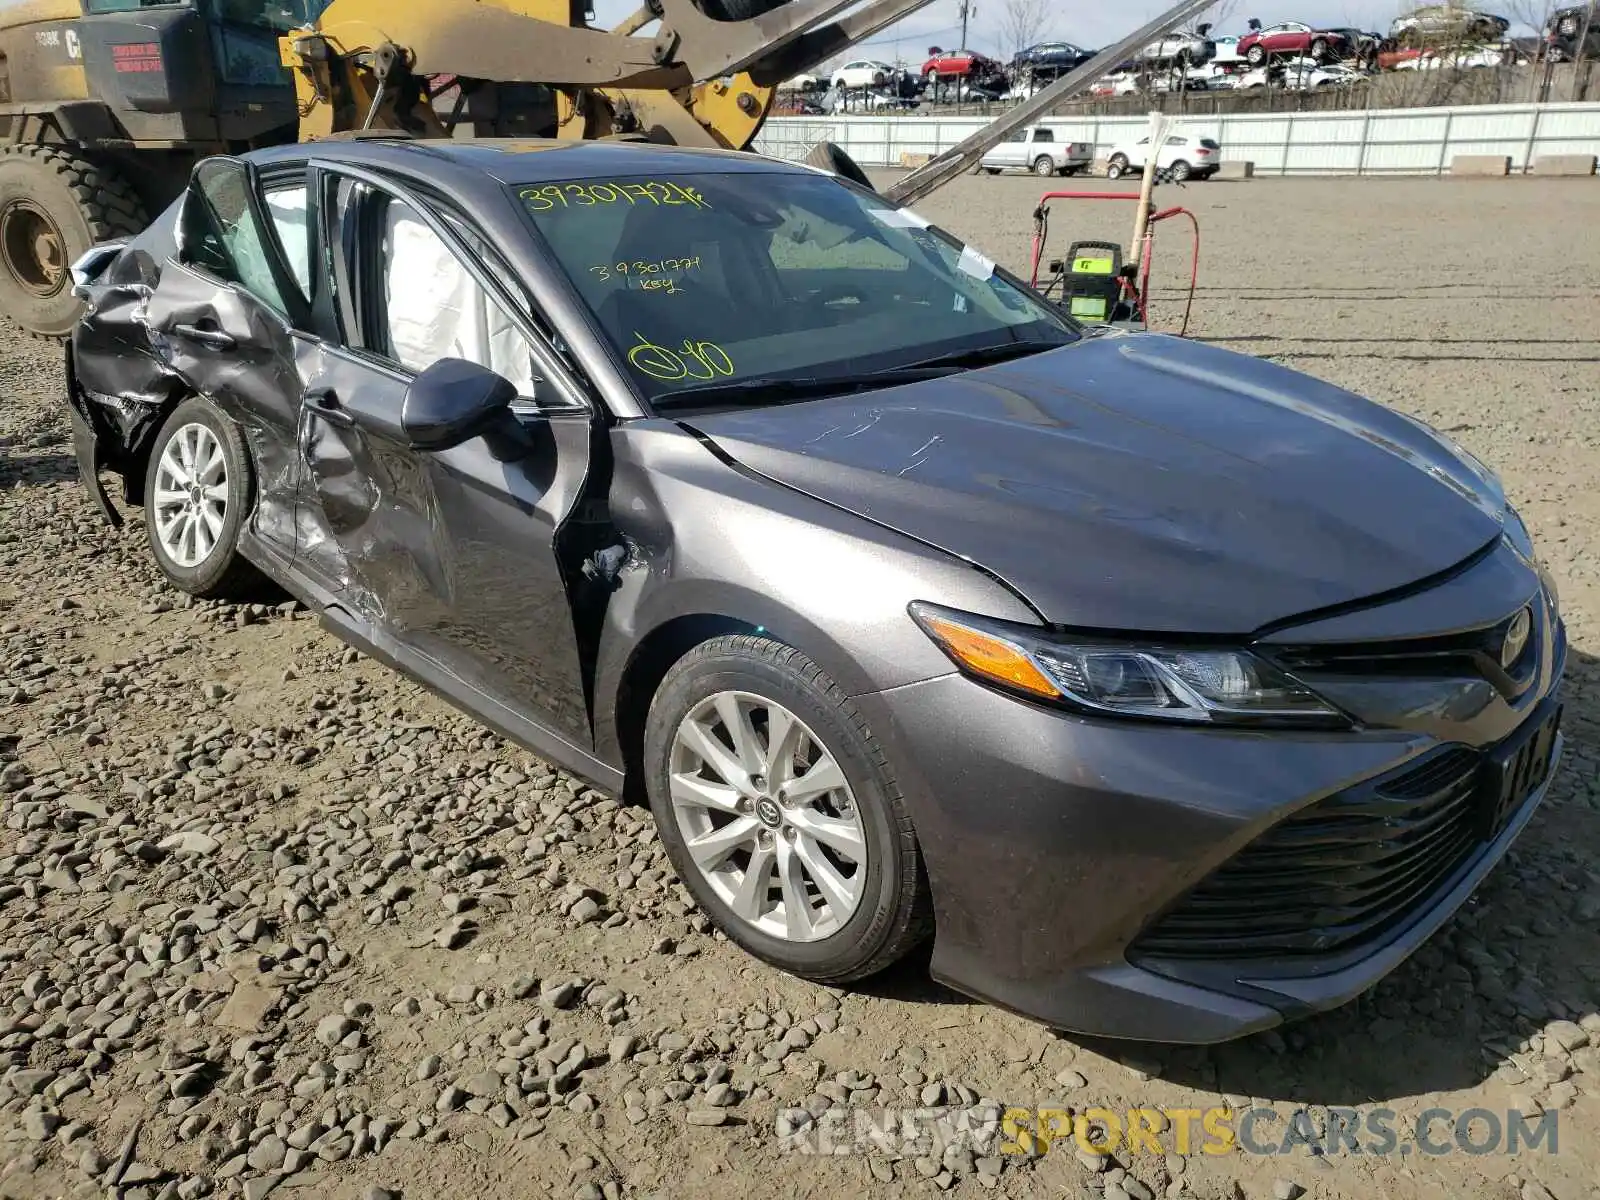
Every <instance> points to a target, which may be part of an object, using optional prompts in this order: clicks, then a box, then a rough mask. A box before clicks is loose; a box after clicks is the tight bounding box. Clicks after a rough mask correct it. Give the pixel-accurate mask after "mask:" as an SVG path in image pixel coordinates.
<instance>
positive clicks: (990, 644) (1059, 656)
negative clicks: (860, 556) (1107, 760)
mask: <svg viewBox="0 0 1600 1200" xmlns="http://www.w3.org/2000/svg"><path fill="white" fill-rule="evenodd" d="M910 612H911V616H912V619H913V620H915V621H916V622H917V624H918V625H919V626H921V628H922V631H923V632H924V633H926V634H927V635H928V636H929V637H930V638H932V639H933V641H934V642H935V644H937V645H938V646H939V648H940V649H942V650H943V651H944V652H945V653H946V654H947V655H948V656H949V657H950V659H951V661H953V662H954V663H955V664H956V666H958V667H960V668H961V669H962V670H963V671H964V672H965V673H966V674H968V675H970V676H972V677H973V678H976V679H978V680H981V681H982V682H984V683H988V684H992V685H996V686H998V687H1001V688H1003V689H1005V690H1007V691H1011V692H1016V693H1020V694H1023V695H1026V696H1029V697H1032V698H1035V699H1042V700H1046V701H1053V702H1055V703H1059V704H1062V705H1065V706H1067V707H1069V708H1077V709H1080V710H1084V711H1087V712H1091V713H1103V714H1107V715H1117V716H1125V717H1146V718H1154V719H1156V720H1162V721H1183V722H1188V723H1191V724H1213V725H1218V724H1220V725H1282V724H1292V725H1301V726H1304V725H1311V726H1317V727H1321V728H1344V727H1347V726H1348V725H1349V720H1348V719H1347V718H1346V717H1345V716H1344V715H1343V714H1342V713H1341V712H1339V710H1337V709H1335V708H1334V707H1332V706H1331V705H1330V704H1328V703H1327V702H1326V701H1325V700H1323V699H1321V698H1320V697H1318V696H1317V695H1315V694H1314V693H1313V692H1311V690H1310V689H1308V688H1307V687H1305V686H1304V685H1303V684H1301V683H1300V682H1298V681H1297V680H1295V679H1293V678H1292V677H1290V676H1289V675H1287V674H1286V673H1285V672H1283V671H1280V670H1279V669H1278V668H1277V667H1275V666H1273V665H1272V664H1271V663H1269V662H1267V661H1266V660H1264V659H1262V658H1259V657H1257V656H1256V655H1254V654H1252V653H1250V652H1249V651H1248V650H1234V649H1211V648H1209V647H1207V648H1196V649H1186V648H1182V647H1166V646H1158V645H1140V646H1130V645H1122V644H1118V643H1115V642H1101V641H1091V640H1087V639H1081V640H1080V639H1065V638H1058V637H1056V636H1054V635H1051V634H1050V633H1048V632H1047V631H1045V630H1035V629H1031V628H1029V627H1027V626H1019V625H1013V624H1011V623H1009V622H1002V621H993V620H990V619H988V618H986V617H979V616H974V615H973V614H971V613H964V612H958V611H956V610H954V609H947V608H942V607H940V606H938V605H934V604H926V603H923V602H922V601H915V602H913V603H912V605H911V606H910Z"/></svg>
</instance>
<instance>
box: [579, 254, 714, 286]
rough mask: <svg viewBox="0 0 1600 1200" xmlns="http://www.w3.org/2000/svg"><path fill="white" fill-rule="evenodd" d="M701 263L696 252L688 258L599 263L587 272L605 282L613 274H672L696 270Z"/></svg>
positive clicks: (647, 281)
mask: <svg viewBox="0 0 1600 1200" xmlns="http://www.w3.org/2000/svg"><path fill="white" fill-rule="evenodd" d="M701 265H702V264H701V262H700V256H699V255H698V254H696V255H693V256H692V257H689V258H659V259H657V260H656V261H655V262H645V261H643V260H642V259H634V260H632V261H631V262H628V261H624V262H614V263H601V264H600V265H599V266H594V267H590V268H589V273H590V274H591V275H593V276H595V277H596V278H597V279H598V280H599V281H600V282H601V283H605V282H606V281H607V280H609V279H610V278H611V277H612V276H613V275H633V276H649V275H672V274H675V273H677V272H680V271H698V270H699V269H700V267H701ZM649 282H650V281H649V280H648V279H647V280H645V283H646V286H648V284H649ZM657 282H658V283H659V282H660V281H659V280H658V281H657Z"/></svg>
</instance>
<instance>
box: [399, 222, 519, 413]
mask: <svg viewBox="0 0 1600 1200" xmlns="http://www.w3.org/2000/svg"><path fill="white" fill-rule="evenodd" d="M379 265H380V269H381V272H382V284H383V300H384V305H383V313H384V321H383V328H382V330H381V331H380V332H381V335H382V339H383V345H384V348H385V350H386V354H387V357H389V358H391V359H393V360H394V361H395V362H397V363H399V364H400V365H401V366H403V367H406V368H407V369H409V370H412V371H422V370H425V369H426V368H428V367H429V366H432V365H433V364H434V363H435V362H437V361H438V360H439V359H441V358H462V359H466V360H467V361H469V362H475V363H477V364H479V365H480V366H484V367H488V368H489V369H490V370H491V371H494V372H496V373H497V374H500V375H503V376H505V378H507V379H509V380H510V381H511V382H512V383H513V384H515V385H516V388H517V392H518V394H519V395H522V396H527V397H532V396H533V395H534V390H535V385H536V383H537V381H538V374H537V372H536V368H535V366H534V359H533V348H532V347H531V346H530V345H529V344H528V340H527V338H525V337H524V336H523V334H522V331H521V329H520V328H518V326H517V324H516V322H515V321H513V320H512V318H511V315H510V314H509V313H507V312H506V310H505V309H504V307H502V306H501V304H500V303H499V301H497V300H496V299H495V298H494V297H493V296H491V295H490V294H489V293H488V292H486V291H485V290H484V288H483V287H482V286H481V285H480V284H479V283H478V281H477V279H476V278H475V277H474V276H473V274H472V272H471V271H469V270H468V269H467V267H466V265H465V264H464V263H462V262H461V260H460V259H458V258H457V257H456V255H455V252H454V251H453V250H452V249H451V248H450V247H449V246H448V245H447V244H446V243H445V241H444V239H443V238H441V237H440V236H439V235H438V234H437V233H435V232H434V231H433V228H432V227H431V226H430V225H429V224H428V223H427V222H426V221H424V220H423V219H422V218H421V217H420V216H419V215H418V214H417V213H416V212H415V211H414V210H413V209H411V208H410V207H409V206H408V205H406V204H404V203H402V202H401V201H398V200H390V201H389V202H388V203H387V204H386V205H385V206H384V224H383V242H382V251H381V259H380V264H379Z"/></svg>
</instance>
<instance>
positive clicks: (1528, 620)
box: [1500, 608, 1533, 670]
mask: <svg viewBox="0 0 1600 1200" xmlns="http://www.w3.org/2000/svg"><path fill="white" fill-rule="evenodd" d="M1532 629H1533V614H1532V613H1531V612H1529V611H1528V610H1527V609H1526V608H1524V609H1523V610H1522V611H1521V612H1519V613H1518V614H1517V615H1516V616H1514V617H1512V618H1511V624H1510V625H1508V626H1507V627H1506V640H1505V641H1503V642H1501V643H1500V665H1501V666H1502V667H1505V668H1506V669H1507V670H1509V669H1510V668H1511V664H1512V663H1514V662H1516V661H1517V659H1518V658H1519V657H1521V655H1522V650H1523V647H1524V646H1526V645H1527V644H1528V634H1529V633H1530V632H1531V631H1532Z"/></svg>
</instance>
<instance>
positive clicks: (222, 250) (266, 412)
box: [146, 156, 322, 559]
mask: <svg viewBox="0 0 1600 1200" xmlns="http://www.w3.org/2000/svg"><path fill="white" fill-rule="evenodd" d="M190 192H191V196H190V201H191V202H192V203H191V204H188V205H186V206H185V209H184V210H183V211H182V212H181V213H180V215H179V216H178V218H177V223H178V228H179V233H180V235H181V237H180V239H179V244H180V245H183V244H184V239H187V242H188V243H189V247H188V249H186V250H182V251H180V252H179V253H177V254H175V255H174V256H173V257H172V258H171V259H169V260H168V262H167V263H166V264H165V265H164V266H163V268H162V271H161V278H160V281H159V283H157V284H156V286H155V288H154V290H153V291H152V292H151V293H150V296H149V299H148V301H147V302H146V322H147V324H148V327H149V330H150V340H151V344H152V347H153V349H154V351H155V353H156V355H157V356H158V357H159V358H160V359H161V360H162V361H163V362H164V363H165V365H166V366H167V367H168V368H169V369H170V370H171V371H172V372H173V373H174V374H176V375H177V376H179V377H180V378H181V379H183V380H184V381H185V383H186V384H187V385H188V386H189V387H190V388H192V389H194V390H195V391H197V392H199V393H200V394H201V395H204V396H206V397H208V398H209V399H210V400H211V401H212V402H213V403H214V404H216V406H217V407H218V408H219V409H221V410H222V411H223V412H224V413H226V414H227V415H228V416H229V417H230V418H232V419H233V420H234V421H235V422H237V423H238V425H239V427H240V429H241V430H242V431H243V433H244V436H245V441H246V442H247V443H248V445H249V447H250V457H251V462H252V465H253V466H254V468H255V477H256V478H255V487H256V503H255V508H254V512H253V513H252V516H251V529H252V531H253V532H254V533H255V534H256V536H257V537H259V538H260V539H261V540H262V541H263V542H264V543H266V544H267V546H268V547H269V548H270V549H272V550H274V551H276V552H277V553H279V554H280V555H282V556H284V558H285V559H287V558H289V557H290V556H292V555H293V553H294V549H295V542H296V535H295V512H296V505H297V502H298V492H299V487H300V480H299V455H298V454H297V453H296V450H295V434H296V425H297V419H298V416H299V410H300V399H301V395H302V393H303V392H304V391H305V380H306V375H307V372H308V371H309V370H312V369H314V364H315V363H316V362H317V361H318V360H319V359H320V357H321V354H322V340H321V338H320V337H319V336H318V334H317V331H316V329H315V325H316V322H315V320H314V319H313V315H312V301H313V299H314V296H315V291H316V284H315V281H314V280H313V277H312V273H311V271H310V267H309V264H310V261H311V250H310V245H311V240H312V239H311V231H312V227H313V224H314V219H313V216H312V213H311V211H310V205H309V195H308V192H307V189H306V167H305V163H304V162H289V163H283V164H278V165H275V166H274V167H273V168H272V170H271V171H270V173H268V174H266V175H261V174H260V173H258V171H257V170H256V168H255V167H254V165H253V164H251V163H249V162H247V161H245V160H243V159H238V158H228V157H225V156H219V157H217V158H213V159H208V160H206V161H205V162H203V163H202V164H201V165H200V166H199V167H198V168H196V171H195V175H194V178H193V180H191V183H190Z"/></svg>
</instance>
